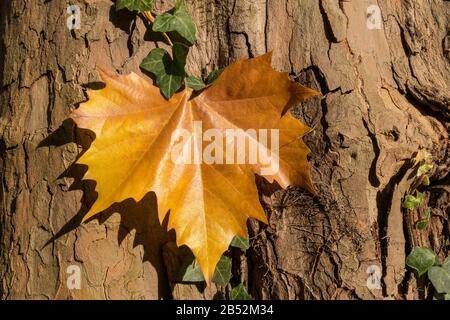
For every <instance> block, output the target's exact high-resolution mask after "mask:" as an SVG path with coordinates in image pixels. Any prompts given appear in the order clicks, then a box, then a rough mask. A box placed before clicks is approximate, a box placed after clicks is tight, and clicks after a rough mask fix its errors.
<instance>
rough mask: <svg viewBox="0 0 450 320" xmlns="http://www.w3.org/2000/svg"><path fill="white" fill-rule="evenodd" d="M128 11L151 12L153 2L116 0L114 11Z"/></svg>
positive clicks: (147, 0) (146, 0)
mask: <svg viewBox="0 0 450 320" xmlns="http://www.w3.org/2000/svg"><path fill="white" fill-rule="evenodd" d="M124 8H126V9H128V10H130V11H139V12H142V11H151V10H152V9H153V0H117V1H116V10H121V9H124Z"/></svg>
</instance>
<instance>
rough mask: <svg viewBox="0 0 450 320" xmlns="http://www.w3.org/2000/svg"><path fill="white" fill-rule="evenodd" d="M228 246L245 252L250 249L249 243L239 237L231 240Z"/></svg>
mask: <svg viewBox="0 0 450 320" xmlns="http://www.w3.org/2000/svg"><path fill="white" fill-rule="evenodd" d="M230 246H232V247H236V248H240V249H242V250H247V249H248V248H250V241H249V240H248V239H245V238H242V237H240V236H235V237H234V238H233V240H231V243H230Z"/></svg>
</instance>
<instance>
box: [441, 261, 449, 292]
mask: <svg viewBox="0 0 450 320" xmlns="http://www.w3.org/2000/svg"><path fill="white" fill-rule="evenodd" d="M442 268H444V269H445V270H446V271H447V272H450V257H447V258H446V259H445V261H444V263H443V264H442ZM449 293H450V292H449Z"/></svg>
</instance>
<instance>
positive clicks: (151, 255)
mask: <svg viewBox="0 0 450 320" xmlns="http://www.w3.org/2000/svg"><path fill="white" fill-rule="evenodd" d="M94 138H95V134H94V133H93V132H92V131H90V130H85V129H80V128H77V127H76V125H75V123H74V122H73V120H71V119H68V120H65V121H64V122H63V123H62V124H61V126H60V127H59V128H58V129H57V130H55V131H54V132H53V133H51V134H50V135H49V136H47V137H46V138H45V139H44V140H42V141H41V142H40V144H39V145H38V147H48V146H62V145H65V144H67V143H74V142H75V143H77V144H78V145H80V146H81V147H82V148H83V150H87V149H88V148H89V146H90V144H91V143H92V141H93V140H94ZM82 153H83V152H82ZM82 153H81V154H80V155H78V158H79V157H80V156H81V155H82ZM86 171H87V166H85V165H79V164H76V163H73V164H72V165H70V166H69V167H68V168H67V169H66V170H65V171H64V172H62V173H61V174H60V175H59V177H58V179H60V178H64V177H65V178H71V179H72V180H73V183H72V184H71V186H70V187H69V189H68V191H73V190H82V191H83V196H82V200H81V203H82V206H81V208H80V210H79V211H78V212H77V213H76V214H75V216H73V217H72V218H71V219H70V220H68V221H67V222H66V223H65V224H64V225H63V226H62V227H61V229H60V230H58V231H57V232H56V233H55V235H54V236H53V237H52V238H50V239H49V240H48V241H47V242H46V244H45V245H44V247H43V248H45V247H46V246H48V245H50V244H55V242H57V241H58V240H59V239H61V238H62V237H63V236H64V235H67V234H69V233H71V232H74V231H75V229H77V228H78V227H79V226H80V225H81V223H82V222H81V221H82V218H83V217H84V215H85V214H86V213H87V212H88V211H89V208H90V207H91V205H92V204H93V203H94V202H95V200H96V198H97V192H96V191H95V186H96V182H95V181H92V180H82V178H83V176H84V175H85V173H86ZM114 213H119V215H120V217H121V219H120V225H119V231H118V235H117V242H118V246H120V245H121V244H122V242H123V241H124V239H125V238H126V237H127V236H128V235H129V234H130V233H131V231H132V230H135V231H136V232H135V235H134V240H133V244H132V246H133V248H134V247H136V246H139V245H142V246H143V250H144V255H143V257H142V261H143V262H145V261H148V262H150V264H151V265H152V266H153V267H154V269H155V270H156V273H157V278H158V284H157V286H158V298H160V299H161V298H163V299H168V298H170V297H171V294H170V288H169V285H168V281H167V274H166V271H165V267H164V262H163V260H162V247H163V245H164V244H165V243H166V242H168V241H171V240H172V239H174V238H175V234H174V232H173V231H170V232H168V231H167V219H166V220H165V221H163V223H162V224H161V223H160V222H159V218H158V210H157V199H156V195H155V194H154V193H153V192H149V193H147V194H146V195H145V196H144V197H143V198H142V199H141V200H140V201H135V200H134V199H126V200H124V201H122V202H120V203H115V204H113V205H112V206H110V207H109V208H108V209H106V210H105V211H103V212H101V213H99V214H97V215H95V216H94V217H92V218H90V219H88V220H87V221H86V223H89V222H90V221H92V220H98V223H99V224H104V223H105V222H106V221H107V220H108V219H109V218H110V217H111V216H112V215H113V214H114Z"/></svg>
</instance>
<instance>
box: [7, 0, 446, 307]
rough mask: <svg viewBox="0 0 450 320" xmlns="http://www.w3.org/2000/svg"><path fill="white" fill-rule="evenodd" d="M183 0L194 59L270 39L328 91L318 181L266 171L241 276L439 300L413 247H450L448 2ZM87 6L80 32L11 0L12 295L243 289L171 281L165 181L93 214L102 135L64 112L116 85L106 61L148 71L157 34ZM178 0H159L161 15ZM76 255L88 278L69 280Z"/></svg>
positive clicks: (242, 54) (227, 58) (263, 285)
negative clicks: (312, 188) (372, 271)
mask: <svg viewBox="0 0 450 320" xmlns="http://www.w3.org/2000/svg"><path fill="white" fill-rule="evenodd" d="M186 2H187V6H188V9H189V11H190V12H191V13H192V15H193V16H194V19H195V21H196V23H197V26H198V39H199V40H198V43H197V44H196V45H195V46H194V48H193V50H191V51H192V52H191V54H190V56H189V66H188V69H189V71H190V72H191V73H192V74H194V75H197V76H205V75H207V74H208V73H209V72H211V71H212V70H214V69H216V68H218V67H224V66H226V65H227V64H229V63H230V62H232V61H234V60H236V59H238V58H251V57H254V56H257V55H260V54H263V53H265V52H267V51H273V65H274V67H275V68H276V69H278V70H282V71H287V72H289V73H290V76H291V77H292V79H295V81H299V82H300V83H302V84H304V85H307V86H310V87H313V88H316V89H318V90H319V91H320V92H321V95H320V96H318V97H315V98H312V99H310V100H309V101H308V102H306V103H304V104H302V105H301V106H298V107H296V108H295V109H294V110H292V112H293V114H294V115H295V116H296V117H298V118H299V119H300V121H302V122H304V123H305V124H307V125H309V126H310V127H312V128H314V130H313V131H312V132H311V133H310V134H309V135H308V136H307V137H306V138H305V140H306V142H307V144H308V145H309V147H310V148H311V149H312V154H311V167H312V173H313V180H314V182H315V184H316V186H317V189H318V190H319V196H316V197H314V196H312V195H310V194H308V193H306V192H305V191H302V190H300V189H298V188H295V187H290V188H288V190H274V189H273V186H271V185H268V184H267V183H265V182H264V181H263V180H262V179H259V180H258V186H259V187H260V191H261V203H262V205H263V207H264V208H265V210H266V212H267V214H268V216H269V219H270V223H269V225H268V226H265V225H262V224H259V223H256V222H255V221H251V222H249V228H250V232H251V235H252V238H251V244H252V247H251V249H250V250H248V251H247V252H246V254H245V255H244V254H240V253H238V252H235V253H234V254H233V257H234V258H233V260H234V278H233V283H234V284H236V283H239V282H241V281H243V282H245V283H246V284H248V286H249V288H250V292H251V294H252V295H253V296H255V297H257V298H262V299H373V298H396V299H415V298H426V297H428V291H424V292H422V291H419V290H418V286H420V285H421V284H420V283H417V280H416V278H415V276H414V274H413V273H412V272H411V271H410V270H409V269H407V268H406V266H405V257H406V255H407V254H408V253H409V252H410V250H411V248H412V247H413V246H415V245H421V246H426V247H430V248H432V249H433V250H435V252H436V253H438V255H439V256H440V257H441V258H443V257H446V256H448V251H449V247H450V242H449V234H450V233H449V223H448V217H449V206H448V203H449V193H450V187H449V179H450V178H449V165H450V164H449V162H450V160H449V159H450V157H449V146H448V130H449V118H450V95H449V93H448V92H449V83H450V64H449V63H450V32H449V16H450V3H449V2H448V1H443V0H428V1H426V0H404V1H389V0H378V1H377V2H375V3H377V5H378V6H379V8H380V13H381V19H382V27H381V29H369V28H368V25H367V20H368V19H371V18H373V17H371V16H368V8H369V6H370V5H373V4H374V1H369V0H349V1H344V0H320V1H318V0H297V1H294V0H258V1H250V0H226V1H215V0H201V1H194V0H190V1H186ZM75 4H77V5H79V6H80V8H81V29H80V30H72V31H71V30H69V29H68V28H67V27H66V19H67V18H68V16H69V15H68V14H67V11H66V10H67V4H66V2H64V1H47V2H42V1H38V0H28V1H25V0H11V1H2V3H1V4H0V8H1V10H0V36H1V42H0V58H1V59H0V61H1V62H2V64H1V65H0V79H1V82H0V87H1V92H0V99H1V100H0V106H1V119H0V137H1V140H0V166H1V173H0V174H1V189H0V197H1V203H0V237H1V242H0V279H1V280H0V297H1V298H4V299H24V298H25V299H89V298H92V299H158V298H171V297H172V298H176V299H183V298H208V299H209V298H213V297H218V296H222V295H224V294H225V293H226V292H227V291H228V290H229V287H227V288H220V287H209V288H207V289H206V290H205V288H204V287H202V286H199V287H196V286H190V285H184V284H177V283H175V282H174V278H175V274H176V272H177V266H178V265H179V263H180V261H179V254H178V252H177V251H178V249H177V248H176V246H174V243H173V241H174V234H173V233H171V232H166V230H165V228H164V226H160V224H159V222H158V219H157V216H156V203H155V199H154V197H152V196H151V195H148V196H146V197H145V198H144V199H143V200H142V201H140V202H138V203H136V202H135V201H132V200H130V201H125V202H124V203H121V204H118V205H115V206H113V207H112V208H111V209H109V210H108V211H107V212H105V213H103V214H101V216H100V218H98V219H94V220H92V221H90V222H89V223H86V224H81V225H80V221H81V217H82V215H83V214H84V213H85V212H86V211H87V209H88V207H89V205H90V204H92V202H93V199H94V198H95V193H94V185H93V184H92V183H87V182H81V181H80V178H81V177H82V174H83V173H84V171H85V170H86V168H82V167H76V166H73V165H72V164H73V163H74V161H75V160H76V158H77V156H78V155H79V154H80V152H81V151H82V149H83V148H86V147H87V146H88V145H89V143H90V142H91V141H92V136H91V135H90V134H89V133H88V132H83V131H80V130H78V129H76V128H75V127H74V125H73V123H72V122H70V121H67V120H66V119H67V117H68V115H69V113H70V110H71V109H73V108H76V107H77V105H78V104H79V103H80V102H83V101H85V100H86V98H87V96H86V88H97V87H99V86H101V84H100V83H99V81H100V79H99V77H98V75H97V73H96V71H95V67H96V66H97V65H99V66H102V67H105V68H109V69H112V70H116V71H118V72H119V73H128V72H131V71H134V72H139V64H140V62H141V61H142V59H143V58H144V57H145V56H146V55H147V54H148V52H149V51H150V50H151V49H152V48H154V47H155V42H153V41H151V35H149V34H148V33H146V29H147V26H148V25H147V23H146V22H145V20H144V19H142V17H141V16H139V15H137V16H136V15H135V14H134V13H130V12H127V11H125V10H122V11H118V12H116V11H115V9H114V7H113V3H112V2H111V1H108V0H79V1H76V3H75ZM169 7H170V3H165V4H162V1H157V4H156V8H155V12H156V13H160V12H163V11H164V10H165V9H167V8H169ZM375 14H376V13H375ZM144 39H145V40H144ZM144 76H145V75H144ZM420 149H426V150H428V152H430V153H431V154H432V155H433V159H434V162H435V166H434V168H433V170H432V172H431V174H430V176H431V185H430V186H429V187H427V188H426V189H425V190H424V191H425V199H426V206H428V207H429V208H431V212H432V217H431V223H430V226H429V227H428V228H427V229H426V230H425V231H422V232H419V231H417V230H416V229H415V228H414V224H415V222H416V221H417V220H418V219H419V217H423V215H424V208H425V207H426V206H423V208H422V209H419V210H416V211H411V212H404V211H403V210H402V208H401V203H402V199H403V198H404V196H405V194H407V193H409V192H411V188H412V185H413V184H414V183H415V179H414V176H415V168H414V167H413V165H412V162H411V159H413V158H414V156H415V154H416V153H417V152H418V151H419V150H420ZM70 265H77V266H79V267H80V270H81V279H82V285H81V289H78V290H70V289H68V287H67V285H66V281H67V278H68V276H69V275H68V273H67V272H66V271H67V267H68V266H70ZM369 266H378V267H379V268H380V270H381V287H382V289H369V288H368V286H367V279H368V278H369V274H367V268H368V267H369Z"/></svg>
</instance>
